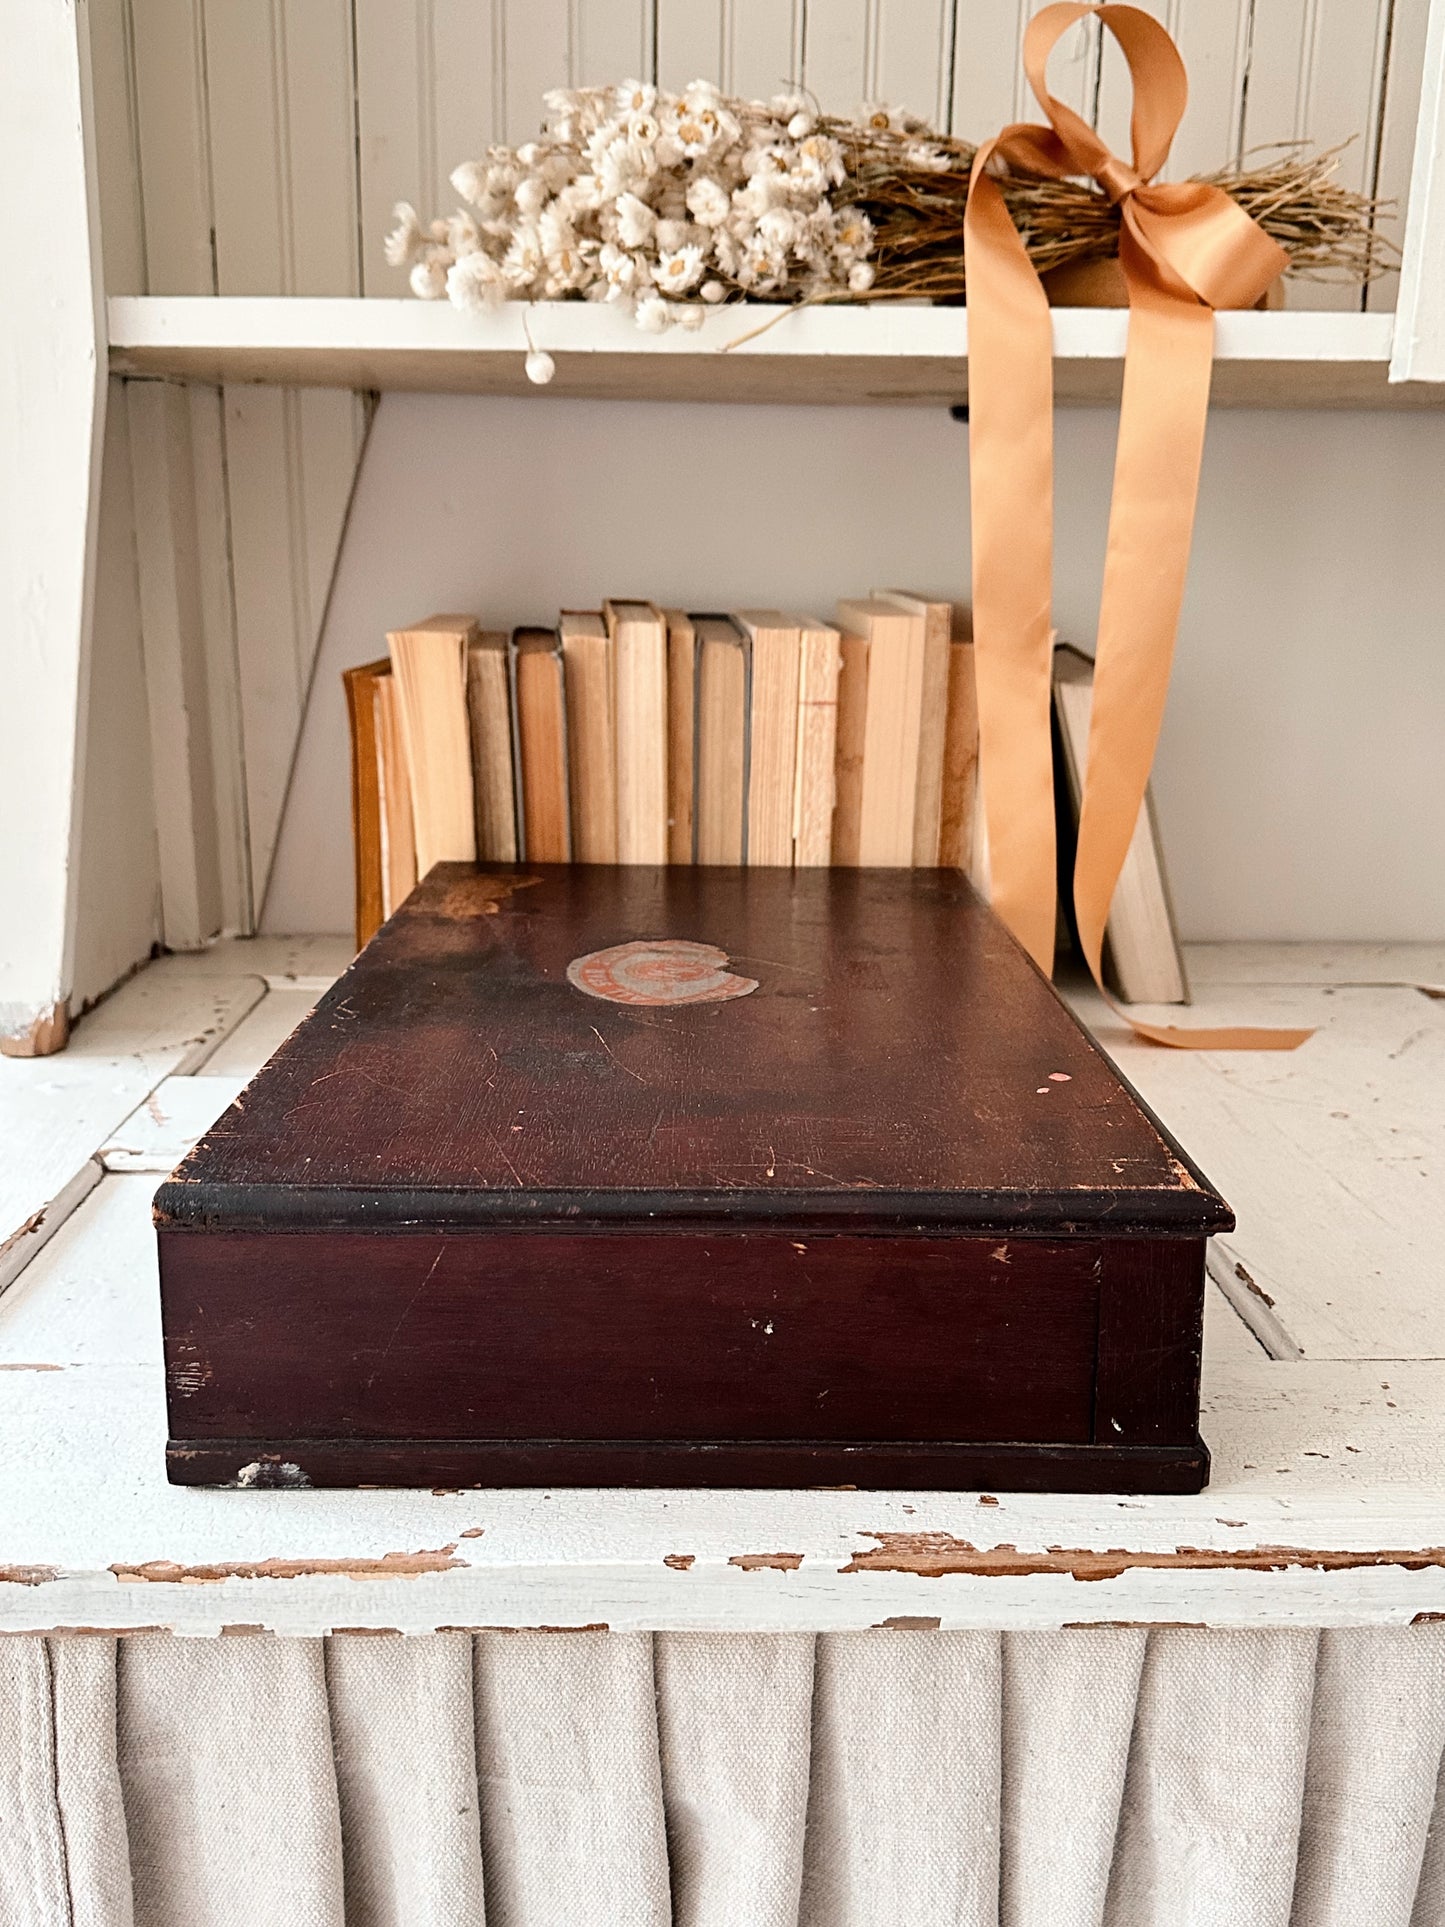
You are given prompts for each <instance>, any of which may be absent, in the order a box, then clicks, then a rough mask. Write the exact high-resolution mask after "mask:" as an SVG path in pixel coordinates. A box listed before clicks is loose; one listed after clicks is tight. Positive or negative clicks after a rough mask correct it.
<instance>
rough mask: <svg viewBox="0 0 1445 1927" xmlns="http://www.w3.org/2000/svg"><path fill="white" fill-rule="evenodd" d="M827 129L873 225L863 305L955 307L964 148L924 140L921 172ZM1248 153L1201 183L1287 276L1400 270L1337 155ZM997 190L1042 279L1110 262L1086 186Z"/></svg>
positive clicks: (1103, 209) (1107, 225)
mask: <svg viewBox="0 0 1445 1927" xmlns="http://www.w3.org/2000/svg"><path fill="white" fill-rule="evenodd" d="M825 124H826V125H827V127H828V131H829V132H830V133H832V134H833V135H834V137H835V138H836V139H837V140H839V141H840V142H841V143H842V144H843V146H844V149H845V152H846V154H847V168H848V173H847V180H846V182H845V183H844V185H843V187H842V188H840V189H839V191H838V195H837V199H838V201H839V202H840V203H842V202H851V203H852V204H853V205H855V206H857V207H858V208H860V209H861V210H862V211H863V212H864V213H866V214H867V216H868V218H869V220H870V221H871V222H872V223H873V228H874V248H873V254H872V257H871V258H872V261H873V265H874V268H875V271H876V272H875V279H874V284H873V286H872V288H871V289H870V290H869V291H868V294H867V296H866V297H865V298H866V299H869V300H876V299H878V298H880V297H888V296H892V297H894V298H895V299H907V298H910V297H911V298H914V299H919V298H923V299H929V300H934V301H949V300H959V299H961V298H962V297H963V293H964V268H963V211H964V204H965V202H966V200H967V198H968V177H969V171H970V169H971V167H972V165H973V156H974V151H975V150H974V149H973V147H971V146H970V145H969V144H968V143H967V142H965V141H959V140H951V139H945V138H944V137H943V136H941V135H930V136H929V137H928V139H929V145H930V147H931V148H932V149H934V150H935V156H934V164H933V165H931V166H929V167H927V168H920V167H918V166H916V165H912V164H910V160H909V158H908V150H909V149H912V150H913V151H916V140H915V139H913V138H912V137H909V138H902V137H900V136H898V135H896V134H893V133H891V132H889V131H881V130H879V131H869V132H867V133H863V132H860V130H859V128H858V127H857V125H856V123H853V122H850V121H844V120H838V121H833V120H829V121H827V122H826V123H825ZM1348 145H1349V143H1348V142H1346V143H1345V144H1344V146H1348ZM1257 151H1258V153H1259V155H1260V159H1259V162H1258V164H1256V165H1254V166H1249V167H1238V168H1236V167H1224V168H1219V169H1218V170H1216V171H1215V172H1214V173H1211V174H1202V175H1200V176H1198V178H1199V179H1200V180H1204V181H1208V182H1210V183H1211V184H1212V185H1214V186H1217V187H1222V188H1223V189H1224V190H1225V192H1226V193H1228V194H1230V195H1231V196H1232V197H1233V198H1234V199H1235V200H1236V201H1238V203H1239V204H1240V206H1241V207H1242V208H1243V209H1244V210H1245V212H1246V213H1248V214H1250V215H1252V216H1253V218H1254V219H1255V220H1256V221H1258V223H1259V225H1260V226H1261V227H1262V228H1263V229H1264V231H1265V233H1266V234H1268V235H1270V236H1271V237H1272V238H1273V239H1274V240H1276V241H1278V242H1279V244H1280V246H1281V247H1282V248H1283V249H1284V250H1285V252H1286V254H1287V255H1288V256H1289V260H1290V269H1291V272H1293V273H1296V274H1299V275H1301V276H1304V277H1306V278H1309V279H1324V278H1329V279H1335V278H1341V279H1346V280H1350V281H1357V282H1365V281H1371V280H1374V279H1375V278H1376V277H1377V276H1379V275H1381V274H1384V273H1385V272H1387V270H1389V269H1390V268H1392V267H1394V266H1396V265H1397V263H1398V258H1399V255H1398V249H1397V248H1396V246H1395V244H1394V243H1393V242H1392V241H1391V240H1390V239H1389V238H1388V237H1387V236H1385V235H1384V234H1382V233H1381V232H1380V225H1379V224H1380V222H1381V220H1382V218H1387V217H1388V215H1389V213H1390V211H1391V209H1392V208H1393V205H1394V204H1393V203H1392V202H1389V201H1382V200H1378V199H1374V198H1372V197H1371V196H1369V195H1367V194H1360V193H1356V192H1355V191H1354V190H1353V189H1351V188H1348V187H1345V186H1343V185H1342V184H1341V182H1340V181H1339V179H1338V178H1337V175H1338V170H1339V164H1340V156H1341V154H1342V153H1343V151H1344V147H1343V146H1342V147H1333V148H1329V149H1327V150H1324V151H1322V152H1320V153H1309V152H1307V151H1306V150H1305V149H1304V148H1303V147H1301V146H1300V145H1298V144H1293V143H1291V144H1282V145H1280V146H1278V147H1273V148H1265V149H1260V150H1257ZM1003 189H1004V195H1005V198H1006V199H1007V201H1008V204H1009V208H1010V211H1011V212H1012V214H1013V217H1014V221H1015V223H1016V224H1017V226H1018V229H1019V232H1020V234H1021V236H1022V237H1023V242H1024V246H1025V247H1026V248H1027V250H1028V253H1029V257H1030V259H1031V260H1032V261H1033V263H1034V266H1035V267H1036V268H1037V269H1038V270H1039V272H1040V273H1041V274H1046V273H1048V271H1049V270H1050V269H1052V268H1061V267H1066V266H1072V265H1074V264H1075V263H1078V262H1084V261H1094V260H1101V259H1107V258H1109V257H1110V256H1113V255H1116V254H1117V253H1118V251H1119V210H1118V208H1117V207H1116V206H1115V205H1114V203H1113V202H1111V201H1110V200H1109V199H1108V198H1107V197H1106V196H1105V195H1104V194H1103V193H1102V192H1101V191H1100V190H1099V189H1098V188H1096V187H1095V186H1093V184H1092V183H1089V182H1084V181H1074V180H1070V181H1047V180H1033V179H1025V178H1015V177H1009V178H1006V179H1005V180H1004V182H1003ZM843 298H844V299H846V298H848V297H846V296H845V297H843Z"/></svg>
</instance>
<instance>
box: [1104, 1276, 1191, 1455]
mask: <svg viewBox="0 0 1445 1927" xmlns="http://www.w3.org/2000/svg"><path fill="white" fill-rule="evenodd" d="M1204 1242H1205V1241H1204V1239H1203V1238H1181V1239H1175V1240H1164V1239H1158V1240H1148V1239H1142V1238H1138V1239H1135V1238H1127V1239H1126V1238H1121V1239H1117V1240H1115V1241H1113V1242H1111V1243H1108V1244H1106V1245H1104V1246H1103V1248H1102V1269H1101V1276H1100V1283H1099V1383H1098V1398H1097V1404H1096V1407H1095V1420H1094V1437H1095V1440H1096V1441H1097V1442H1098V1443H1099V1444H1101V1445H1121V1446H1122V1445H1139V1446H1144V1445H1164V1444H1172V1443H1177V1442H1178V1441H1179V1440H1181V1439H1187V1438H1189V1437H1191V1436H1192V1435H1193V1432H1194V1429H1195V1427H1196V1426H1197V1424H1198V1423H1199V1373H1200V1362H1201V1358H1202V1355H1203V1348H1204V1286H1205V1275H1204Z"/></svg>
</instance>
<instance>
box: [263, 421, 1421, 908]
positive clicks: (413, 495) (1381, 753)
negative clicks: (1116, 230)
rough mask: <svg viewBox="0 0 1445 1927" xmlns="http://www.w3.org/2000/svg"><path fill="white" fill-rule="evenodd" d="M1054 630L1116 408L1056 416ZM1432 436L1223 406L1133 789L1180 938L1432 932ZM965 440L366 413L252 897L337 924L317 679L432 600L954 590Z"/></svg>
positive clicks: (823, 609)
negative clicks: (332, 580) (1152, 780)
mask: <svg viewBox="0 0 1445 1927" xmlns="http://www.w3.org/2000/svg"><path fill="white" fill-rule="evenodd" d="M1057 434H1058V478H1057V486H1058V496H1059V529H1058V554H1057V562H1056V577H1057V583H1058V615H1059V623H1060V627H1061V629H1062V630H1063V632H1064V633H1065V634H1066V635H1069V636H1073V637H1077V638H1079V639H1081V640H1084V641H1088V640H1089V639H1090V638H1091V636H1092V633H1093V630H1092V624H1093V620H1094V615H1095V611H1096V608H1097V597H1098V592H1099V581H1100V573H1101V567H1102V559H1103V553H1104V522H1105V515H1106V510H1107V501H1108V486H1109V475H1110V469H1111V465H1112V459H1113V435H1114V418H1113V417H1112V415H1110V414H1109V413H1107V412H1105V411H1096V410H1083V409H1069V410H1065V411H1063V412H1061V414H1060V416H1059V420H1058V429H1057ZM1442 499H1445V422H1442V421H1441V420H1440V418H1439V417H1438V416H1435V415H1433V414H1426V413H1421V414H1413V413H1412V414H1408V415H1399V416H1386V415H1383V414H1358V415H1356V414H1330V415H1309V414H1304V413H1296V412H1289V413H1279V414H1263V413H1260V414H1251V413H1246V412H1244V411H1236V410H1231V411H1227V412H1223V413H1220V414H1219V415H1217V416H1216V417H1215V419H1214V422H1213V423H1212V425H1211V428H1210V439H1209V446H1208V453H1207V455H1206V459H1205V473H1204V479H1203V487H1202V490H1201V496H1200V504H1199V521H1198V532H1197V535H1196V540H1195V549H1194V563H1193V568H1192V571H1191V575H1190V586H1189V594H1188V600H1187V604H1186V609H1185V614H1184V621H1183V626H1182V631H1181V635H1180V640H1179V653H1178V658H1177V667H1176V674H1175V683H1174V689H1173V693H1172V696H1171V699H1170V706H1169V713H1168V719H1167V723H1166V728H1165V734H1164V738H1163V743H1162V747H1161V751H1160V757H1159V763H1158V767H1157V772H1156V794H1157V798H1158V804H1159V810H1160V815H1161V818H1162V825H1163V834H1164V840H1165V846H1166V850H1167V854H1168V858H1169V863H1170V871H1171V876H1172V879H1173V882H1174V886H1175V894H1176V899H1177V904H1178V910H1179V915H1180V919H1181V922H1182V925H1183V929H1184V933H1185V935H1186V936H1188V937H1196V938H1220V939H1222V938H1251V937H1258V938H1284V939H1289V938H1297V939H1308V938H1330V939H1343V938H1353V937H1358V938H1385V937H1390V938H1402V939H1403V938H1438V937H1439V936H1440V934H1441V933H1442V932H1445V865H1442V864H1441V862H1440V860H1439V853H1440V850H1441V849H1442V848H1445V783H1442V782H1441V780H1440V745H1441V743H1442V742H1445V674H1442V673H1441V669H1440V639H1441V626H1442V618H1441V613H1440V587H1439V576H1438V570H1437V568H1435V567H1434V566H1433V565H1432V566H1431V567H1428V568H1424V569H1422V568H1421V566H1420V562H1421V557H1422V556H1427V557H1431V558H1432V564H1433V558H1434V557H1435V556H1437V555H1438V549H1439V540H1440V535H1439V503H1440V501H1441V500H1442ZM967 505H968V461H967V434H966V431H965V430H964V429H963V428H962V427H960V426H959V425H958V424H956V423H954V422H952V421H951V420H950V419H949V417H948V416H947V414H946V413H944V412H943V411H942V410H933V409H926V410H925V409H897V410H885V409H830V408H795V409H786V408H742V407H736V408H734V407H728V408H709V409H690V408H687V407H685V406H681V405H670V404H662V403H654V404H645V403H639V404H636V405H625V404H610V403H603V402H577V401H556V402H553V401H535V402H533V401H513V400H489V399H484V398H470V397H469V398H458V397H455V396H423V395H391V396H388V397H386V398H385V399H384V400H383V402H382V404H381V408H380V411H379V413H378V415H377V418H376V423H375V425H374V427H373V430H372V443H371V447H370V450H369V452H368V456H367V461H366V464H365V467H364V469H363V471H362V477H361V482H360V486H359V488H358V490H357V497H356V502H355V506H354V508H353V512H352V520H351V525H350V528H349V530H348V533H347V538H346V542H345V545H344V547H343V550H342V556H341V566H340V570H339V572H338V576H337V583H336V590H335V593H334V595H333V598H332V605H331V611H330V615H329V617H328V619H327V624H326V631H325V635H324V638H323V641H322V645H321V652H320V659H319V663H318V674H317V680H316V685H315V690H314V693H313V698H312V703H311V707H310V710H309V713H308V715H307V720H306V727H305V730H304V732H303V734H302V739H301V750H300V756H299V758H298V762H297V768H296V777H295V782H294V784H293V787H292V793H291V800H290V804H289V806H288V809H287V813H286V818H285V821H284V823H283V826H282V832H281V840H280V845H279V849H278V853H277V860H276V867H275V871H274V873H273V876H272V881H271V888H270V892H269V895H268V898H267V902H266V909H265V927H266V928H268V929H270V930H273V931H276V932H291V931H303V930H304V931H310V930H317V931H329V930H341V929H345V928H347V927H348V924H349V920H350V916H351V869H350V825H349V818H348V807H349V805H348V794H349V792H348V786H347V761H346V757H347V751H346V719H345V713H344V709H343V705H342V699H341V684H340V674H341V671H342V669H343V668H345V667H346V666H347V665H348V664H350V663H355V662H364V661H366V660H368V659H369V658H371V657H373V656H375V655H376V654H377V653H378V651H379V650H381V649H383V648H384V646H385V645H384V632H385V630H386V629H387V628H388V627H398V626H401V625H402V624H404V623H406V622H407V621H409V620H412V619H413V618H415V617H417V616H419V615H421V614H424V613H429V612H430V611H431V610H433V609H475V610H476V611H477V613H478V614H479V615H481V616H482V618H483V619H484V621H486V622H487V623H495V624H497V625H499V626H500V625H501V624H503V623H507V622H526V621H536V620H544V621H550V620H552V619H553V617H554V614H555V611H556V609H557V608H558V606H559V605H560V606H563V607H572V608H587V607H595V606H596V605H597V603H598V600H599V598H600V597H601V596H603V595H604V594H609V593H621V594H628V595H631V594H643V595H648V596H651V597H653V598H654V599H656V600H658V601H660V602H680V603H682V604H683V605H684V606H691V607H693V608H703V609H706V608H718V607H728V606H729V605H731V606H732V607H735V608H737V607H748V606H750V605H751V606H755V607H757V606H761V607H768V606H772V605H775V604H782V605H783V606H785V607H786V606H789V605H793V606H798V605H801V606H802V607H804V608H808V609H812V610H815V611H817V612H818V613H820V614H824V615H826V614H827V613H828V612H829V610H830V609H831V607H832V603H833V601H834V599H835V598H836V597H837V596H839V595H841V594H848V593H856V592H858V591H860V590H866V589H868V588H871V587H887V586H903V587H918V588H922V589H927V590H942V591H944V592H945V593H947V594H950V595H964V594H966V591H967V584H968V572H969V548H968V516H967Z"/></svg>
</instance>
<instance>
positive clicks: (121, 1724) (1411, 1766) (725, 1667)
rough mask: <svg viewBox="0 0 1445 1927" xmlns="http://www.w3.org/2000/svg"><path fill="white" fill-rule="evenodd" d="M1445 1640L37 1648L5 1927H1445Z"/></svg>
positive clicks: (1, 1691) (941, 1638)
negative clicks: (1444, 1787) (1444, 1786)
mask: <svg viewBox="0 0 1445 1927" xmlns="http://www.w3.org/2000/svg"><path fill="white" fill-rule="evenodd" d="M1442 1750H1445V1626H1440V1625H1422V1626H1416V1627H1406V1628H1400V1629H1384V1630H1382V1629H1365V1630H1353V1631H1330V1632H1324V1633H1315V1632H1311V1631H1281V1632H1229V1631H1202V1630H1192V1629H1187V1628H1165V1629H1161V1630H1158V1631H1155V1632H1151V1633H1148V1634H1146V1633H1145V1632H1143V1631H1141V1630H1137V1629H1131V1628H1112V1627H1110V1628H1098V1629H1078V1630H1071V1631H1064V1632H1049V1633H1002V1634H1000V1633H993V1632H957V1633H954V1632H928V1631H913V1630H908V1631H899V1630H881V1629H880V1630H878V1631H873V1632H866V1633H834V1634H824V1635H821V1636H819V1637H818V1638H817V1639H814V1638H812V1637H810V1636H807V1635H788V1636H782V1637H779V1636H771V1635H767V1636H765V1635H759V1636H756V1637H754V1636H744V1635H728V1634H680V1633H660V1634H657V1635H654V1636H649V1635H647V1634H641V1633H637V1634H634V1633H565V1632H558V1633H485V1634H481V1635H478V1636H476V1637H472V1636H469V1635H466V1634H461V1633H454V1634H438V1635H436V1636H434V1637H430V1638H416V1639H402V1638H397V1637H389V1636H361V1635H356V1634H352V1635H340V1636H337V1637H335V1638H331V1639H327V1640H319V1639H317V1640H308V1639H275V1638H271V1637H269V1636H266V1635H252V1636H246V1637H231V1638H224V1639H217V1640H197V1639H177V1638H172V1637H171V1636H169V1635H166V1634H139V1635H135V1636H133V1637H130V1638H128V1639H124V1640H119V1641H115V1640H108V1639H103V1638H98V1637H72V1638H64V1639H52V1640H45V1639H39V1638H29V1637H15V1638H7V1639H0V1921H3V1922H4V1923H5V1927H484V1924H485V1927H666V1924H667V1923H669V1922H675V1923H676V1927H1366V1924H1367V1927H1445V1809H1442V1811H1441V1812H1440V1814H1439V1817H1438V1818H1437V1804H1438V1793H1437V1784H1438V1781H1439V1777H1440V1767H1441V1756H1442Z"/></svg>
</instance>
